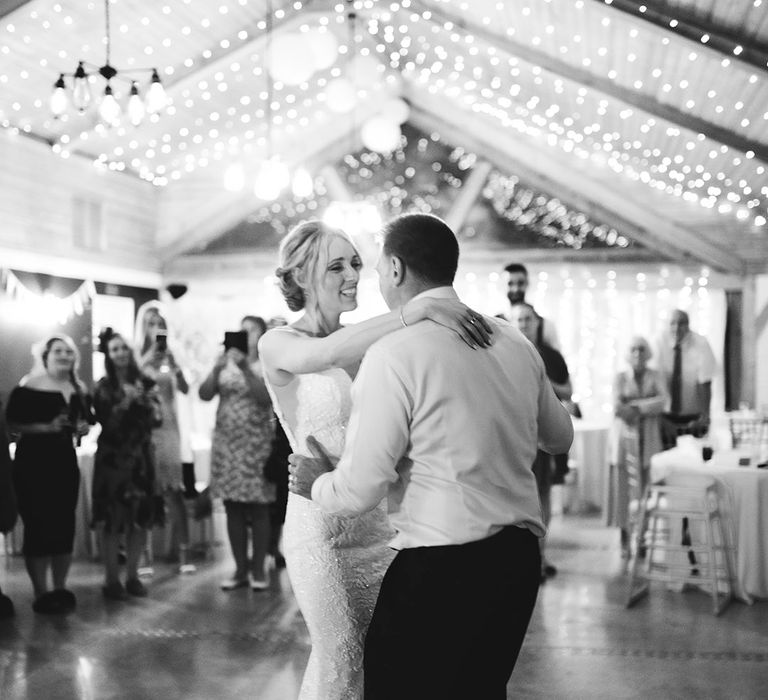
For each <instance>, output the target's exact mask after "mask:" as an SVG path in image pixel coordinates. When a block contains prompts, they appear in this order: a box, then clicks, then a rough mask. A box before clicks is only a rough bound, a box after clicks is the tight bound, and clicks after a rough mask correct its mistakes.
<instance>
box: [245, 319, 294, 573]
mask: <svg viewBox="0 0 768 700" xmlns="http://www.w3.org/2000/svg"><path fill="white" fill-rule="evenodd" d="M285 325H286V320H285V319H284V318H282V317H280V316H276V317H274V318H271V319H270V320H269V321H268V322H267V323H264V320H263V319H262V318H261V317H260V316H245V317H244V318H243V320H242V321H241V322H240V327H241V328H242V329H243V330H244V331H246V332H247V333H248V359H249V361H250V362H251V363H254V362H256V361H257V360H258V359H259V349H258V342H259V338H261V336H262V335H263V334H264V333H265V332H266V330H267V329H269V328H277V327H278V326H285ZM273 422H274V425H275V436H274V437H273V438H272V446H271V448H270V451H269V457H267V461H266V463H265V465H264V476H265V477H266V478H267V479H268V480H269V481H270V482H271V483H273V484H274V485H275V500H274V502H273V503H270V504H269V545H268V546H267V554H268V556H269V557H271V560H270V561H271V562H274V564H275V566H276V567H277V568H278V569H284V568H285V557H284V556H283V554H282V552H281V551H280V538H281V536H282V533H283V523H284V522H285V511H286V508H287V506H288V455H290V454H291V446H290V444H289V443H288V437H287V436H286V434H285V431H284V430H283V426H282V425H280V421H279V420H278V419H277V416H274V417H273Z"/></svg>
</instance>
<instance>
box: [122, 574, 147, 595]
mask: <svg viewBox="0 0 768 700" xmlns="http://www.w3.org/2000/svg"><path fill="white" fill-rule="evenodd" d="M125 590H126V591H128V593H130V594H131V595H132V596H135V597H136V598H146V597H147V593H148V591H147V587H146V586H145V585H144V584H143V583H142V582H141V581H139V579H137V578H131V579H128V580H127V581H126V582H125Z"/></svg>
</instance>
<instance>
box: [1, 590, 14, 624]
mask: <svg viewBox="0 0 768 700" xmlns="http://www.w3.org/2000/svg"><path fill="white" fill-rule="evenodd" d="M15 614H16V609H15V608H14V607H13V601H12V600H11V599H10V598H9V597H8V596H7V595H5V594H4V593H0V620H7V619H9V618H11V617H13V616H14V615H15Z"/></svg>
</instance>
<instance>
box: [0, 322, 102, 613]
mask: <svg viewBox="0 0 768 700" xmlns="http://www.w3.org/2000/svg"><path fill="white" fill-rule="evenodd" d="M41 359H42V365H43V368H44V370H43V371H42V372H36V373H32V374H30V375H28V376H27V377H26V378H25V380H24V381H23V385H19V386H17V387H16V388H15V389H14V390H13V391H12V392H11V396H10V399H9V400H8V409H7V413H6V415H7V419H8V426H9V428H10V430H11V432H12V433H14V434H16V435H18V436H19V438H18V442H17V445H16V455H15V459H14V465H13V477H14V485H15V488H16V496H17V499H18V508H19V514H20V515H21V519H22V521H23V523H24V546H23V553H24V560H25V563H26V567H27V572H28V573H29V577H30V579H31V580H32V586H33V588H34V593H35V601H34V603H33V604H32V607H33V609H34V610H35V612H39V613H62V612H69V611H71V610H73V609H74V608H75V604H76V601H75V596H74V594H73V593H72V592H71V591H68V590H67V588H66V581H67V574H68V573H69V567H70V565H71V563H72V546H73V542H74V538H75V508H76V506H77V497H78V492H79V487H80V470H79V468H78V465H77V455H76V454H75V446H74V442H75V440H76V439H78V438H79V437H80V436H82V435H85V434H86V433H87V432H88V430H89V428H90V425H89V424H90V423H91V422H92V418H91V410H90V401H89V398H88V396H87V394H86V390H85V386H84V385H83V383H82V382H81V381H80V380H79V379H78V378H77V374H76V372H77V365H78V354H77V348H76V347H75V345H74V343H73V342H72V341H71V340H70V339H69V338H67V337H65V336H54V337H52V338H49V339H48V340H47V341H46V343H45V345H43V349H42V357H41ZM49 568H50V570H51V573H52V576H53V590H52V591H49V589H48V569H49Z"/></svg>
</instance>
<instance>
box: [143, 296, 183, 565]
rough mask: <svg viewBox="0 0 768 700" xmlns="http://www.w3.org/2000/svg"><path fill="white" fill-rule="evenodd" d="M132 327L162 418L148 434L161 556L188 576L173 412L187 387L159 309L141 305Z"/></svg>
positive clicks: (177, 433)
mask: <svg viewBox="0 0 768 700" xmlns="http://www.w3.org/2000/svg"><path fill="white" fill-rule="evenodd" d="M136 325H137V328H138V330H139V342H138V344H137V349H138V352H139V358H140V359H139V368H140V369H141V372H142V374H144V375H146V376H147V377H149V378H150V379H152V380H153V381H154V382H155V384H156V387H157V395H158V398H159V400H160V411H161V414H162V423H161V424H160V425H159V426H158V427H156V428H155V429H154V430H153V431H152V445H153V446H154V449H155V488H156V490H157V492H158V493H159V494H162V496H163V500H164V503H165V511H166V518H165V523H166V528H167V529H168V533H167V534H168V536H167V538H166V541H167V551H166V553H165V556H166V559H167V560H168V561H178V562H179V565H180V571H181V572H183V573H192V572H193V571H194V570H195V567H194V566H193V565H192V564H189V562H188V552H189V521H188V519H187V506H186V501H185V500H184V492H185V489H184V475H183V471H184V470H183V467H182V458H181V432H180V430H179V418H178V415H177V410H176V392H181V393H182V394H186V393H187V392H188V391H189V384H187V380H186V378H185V377H184V372H183V371H182V369H181V367H179V365H178V363H177V362H176V358H175V357H174V354H173V352H172V351H171V349H170V347H169V345H168V322H167V321H166V319H165V317H164V316H163V314H162V312H161V309H160V308H159V307H158V306H154V305H145V306H144V307H142V309H141V310H140V312H139V315H138V318H137V322H136Z"/></svg>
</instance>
